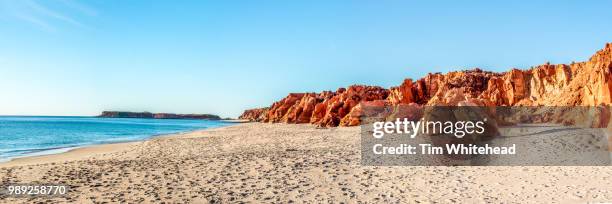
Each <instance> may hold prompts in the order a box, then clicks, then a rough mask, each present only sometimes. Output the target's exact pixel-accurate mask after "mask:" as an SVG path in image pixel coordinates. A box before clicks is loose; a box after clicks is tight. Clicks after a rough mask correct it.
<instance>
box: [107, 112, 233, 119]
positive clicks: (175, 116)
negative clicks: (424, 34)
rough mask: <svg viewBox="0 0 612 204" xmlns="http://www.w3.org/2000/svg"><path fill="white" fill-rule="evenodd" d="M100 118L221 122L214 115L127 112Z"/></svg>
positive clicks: (110, 113)
mask: <svg viewBox="0 0 612 204" xmlns="http://www.w3.org/2000/svg"><path fill="white" fill-rule="evenodd" d="M98 117H101V118H151V119H206V120H221V117H219V116H218V115H212V114H174V113H150V112H125V111H104V112H102V114H100V115H99V116H98Z"/></svg>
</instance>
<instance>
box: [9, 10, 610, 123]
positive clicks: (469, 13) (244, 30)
mask: <svg viewBox="0 0 612 204" xmlns="http://www.w3.org/2000/svg"><path fill="white" fill-rule="evenodd" d="M609 8H612V1H588V2H587V1H537V2H535V1H385V0H382V1H360V0H353V1H341V0H331V1H330V0H323V1H318V0H314V1H266V0H263V1H237V0H230V1H187V0H185V1H144V0H143V1H139V0H131V1H108V0H92V1H78V0H44V1H36V0H0V115H85V116H91V115H97V114H99V113H100V112H101V111H103V110H122V111H151V112H172V113H213V114H218V115H220V116H222V117H237V116H239V115H240V114H241V113H242V111H243V110H244V109H248V108H256V107H263V106H268V105H270V104H271V103H272V102H274V101H276V100H279V99H281V98H283V97H284V96H286V95H287V93H290V92H319V91H323V90H336V89H337V88H338V87H346V86H349V85H351V84H368V85H378V86H383V87H390V86H397V85H399V84H401V82H402V80H403V79H405V78H413V79H415V78H420V77H422V76H424V75H425V74H427V73H429V72H443V73H444V72H448V71H453V70H463V69H470V68H474V67H480V68H482V69H484V70H491V71H505V70H508V69H510V68H522V69H526V68H529V67H530V66H532V65H538V64H543V63H545V62H551V63H570V62H572V61H584V60H587V59H588V58H589V57H590V56H591V55H592V54H593V53H595V51H597V50H599V49H601V48H603V47H604V45H605V43H606V42H612V21H610V19H612V12H610V11H609Z"/></svg>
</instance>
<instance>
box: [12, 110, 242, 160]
mask: <svg viewBox="0 0 612 204" xmlns="http://www.w3.org/2000/svg"><path fill="white" fill-rule="evenodd" d="M231 124H232V123H229V122H224V121H213V120H184V119H140V118H97V117H68V116H66V117H59V116H0V162H1V161H8V160H10V159H12V158H17V157H24V156H36V155H44V154H54V153H60V152H65V151H68V150H70V149H74V148H77V147H82V146H88V145H95V144H105V143H116V142H128V141H137V140H143V139H147V138H151V137H153V136H156V135H164V134H171V133H180V132H187V131H193V130H197V129H206V128H214V127H223V126H228V125H231Z"/></svg>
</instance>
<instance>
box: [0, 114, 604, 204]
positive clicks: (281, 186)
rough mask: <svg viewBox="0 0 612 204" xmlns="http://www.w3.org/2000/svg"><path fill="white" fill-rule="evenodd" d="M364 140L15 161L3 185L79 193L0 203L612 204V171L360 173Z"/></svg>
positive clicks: (146, 145)
mask: <svg viewBox="0 0 612 204" xmlns="http://www.w3.org/2000/svg"><path fill="white" fill-rule="evenodd" d="M359 133H360V129H359V127H344V128H328V129H318V128H315V126H311V125H286V124H261V123H245V124H237V125H235V126H230V127H224V128H218V129H211V130H204V131H196V132H192V133H187V134H180V135H172V136H165V137H159V138H155V139H151V140H148V141H144V142H137V143H130V144H129V145H116V146H114V147H109V146H106V147H105V148H100V147H98V148H97V149H96V151H94V149H95V147H94V149H92V148H84V149H80V150H75V151H72V152H69V153H65V154H59V155H53V156H46V157H38V158H29V159H23V160H17V161H13V162H9V163H4V164H1V166H0V167H3V168H1V169H0V182H1V183H29V182H40V183H63V184H67V185H69V186H70V187H71V191H70V192H69V195H68V196H67V197H34V198H10V197H6V196H0V202H34V201H56V202H66V201H70V202H79V203H91V202H96V203H97V202H162V201H166V202H179V203H183V202H190V203H209V202H210V203H212V202H221V203H228V202H240V201H246V202H248V201H256V202H282V203H292V202H314V203H318V202H328V201H334V202H345V203H358V202H360V201H362V202H397V201H401V202H407V203H416V202H426V203H427V202H434V201H437V202H442V203H451V202H460V203H466V202H467V203H483V202H504V203H512V202H516V203H524V202H534V203H541V202H546V203H548V202H586V201H593V202H602V201H607V202H610V201H612V168H611V167H402V166H395V167H372V166H361V165H360V152H359V150H360V141H359V138H360V135H359ZM75 152H76V154H75ZM70 155H72V156H70ZM75 155H78V157H76V156H75ZM45 158H46V159H45ZM45 161H47V162H46V163H45ZM49 162H53V163H49Z"/></svg>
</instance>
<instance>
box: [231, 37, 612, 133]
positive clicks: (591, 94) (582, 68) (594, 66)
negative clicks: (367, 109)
mask: <svg viewBox="0 0 612 204" xmlns="http://www.w3.org/2000/svg"><path fill="white" fill-rule="evenodd" d="M611 72H612V44H611V43H608V44H606V46H605V48H604V49H602V50H600V51H598V52H597V53H595V54H594V55H593V56H592V57H591V58H590V59H589V60H588V61H585V62H579V63H571V64H569V65H568V64H558V65H552V64H550V63H546V64H543V65H539V66H535V67H532V68H530V69H527V70H519V69H511V70H510V71H508V72H502V73H494V72H488V71H483V70H480V69H478V68H476V69H473V70H467V71H456V72H449V73H446V74H441V73H433V74H428V75H426V76H425V77H423V78H421V79H419V80H412V79H405V80H404V81H403V83H402V84H401V85H399V86H397V87H391V88H389V89H384V88H381V87H375V86H363V85H354V86H350V87H348V88H347V89H344V88H340V89H338V90H337V91H335V92H333V91H325V92H322V93H293V94H289V95H288V96H287V97H285V98H284V99H282V100H280V101H278V102H276V103H274V104H273V105H272V106H271V107H270V108H269V109H266V110H262V111H251V110H249V111H245V113H244V114H243V116H241V117H244V118H245V119H249V120H254V121H263V122H286V123H312V124H317V125H320V126H338V125H340V126H354V125H359V124H360V120H359V117H360V116H361V115H362V111H363V110H362V105H360V104H365V105H370V106H372V105H373V106H384V105H402V104H416V105H428V106H444V105H450V106H454V105H457V104H473V105H474V104H475V105H480V106H598V105H610V104H611V103H612V96H611V91H612V73H611ZM459 92H460V93H459ZM257 114H258V115H257Z"/></svg>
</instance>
